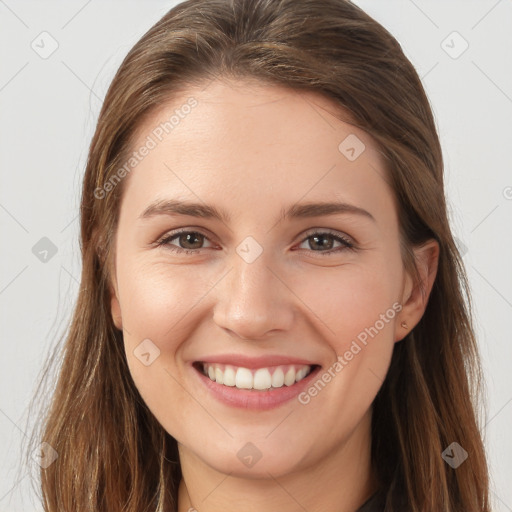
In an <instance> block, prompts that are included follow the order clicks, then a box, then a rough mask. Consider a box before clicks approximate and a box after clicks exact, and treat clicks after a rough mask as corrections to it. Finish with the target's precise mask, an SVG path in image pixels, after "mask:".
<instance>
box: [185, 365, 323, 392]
mask: <svg viewBox="0 0 512 512" xmlns="http://www.w3.org/2000/svg"><path fill="white" fill-rule="evenodd" d="M193 367H194V368H195V369H196V370H197V371H199V372H200V373H202V374H203V375H205V376H207V377H208V378H209V379H210V380H212V381H213V382H216V383H217V384H222V385H223V386H228V387H233V388H237V389H245V390H247V389H248V390H254V391H268V390H272V389H279V388H282V387H284V386H288V387H290V386H293V385H294V384H295V383H297V382H300V381H301V380H302V379H305V378H306V377H307V376H308V375H309V374H310V373H311V372H312V371H314V370H315V369H316V368H319V365H316V364H314V365H307V364H288V365H279V366H271V367H265V368H254V369H249V368H244V367H240V366H233V365H228V364H218V363H206V362H203V361H196V362H195V363H194V364H193Z"/></svg>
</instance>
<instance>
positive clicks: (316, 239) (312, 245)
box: [300, 231, 355, 256]
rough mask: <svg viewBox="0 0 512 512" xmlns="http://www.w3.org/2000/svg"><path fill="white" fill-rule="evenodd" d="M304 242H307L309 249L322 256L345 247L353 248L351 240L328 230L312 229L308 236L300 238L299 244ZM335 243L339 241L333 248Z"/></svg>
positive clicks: (337, 251) (345, 248) (342, 249)
mask: <svg viewBox="0 0 512 512" xmlns="http://www.w3.org/2000/svg"><path fill="white" fill-rule="evenodd" d="M305 242H306V243H308V246H309V249H310V250H311V251H313V252H318V253H320V254H321V255H322V256H327V255H331V254H333V253H339V252H341V251H344V250H347V249H349V250H355V246H354V243H353V242H352V241H351V240H349V239H348V238H346V237H344V236H342V235H340V234H337V233H331V232H330V231H314V232H312V233H309V234H308V236H307V237H306V238H304V239H303V240H302V242H301V244H300V245H302V244H304V243H305ZM335 243H339V244H340V246H339V247H337V248H333V246H334V244H335ZM323 249H327V250H323Z"/></svg>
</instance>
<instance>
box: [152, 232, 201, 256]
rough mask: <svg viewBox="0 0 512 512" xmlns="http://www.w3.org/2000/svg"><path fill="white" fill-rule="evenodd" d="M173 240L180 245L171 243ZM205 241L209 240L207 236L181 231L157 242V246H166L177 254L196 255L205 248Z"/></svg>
mask: <svg viewBox="0 0 512 512" xmlns="http://www.w3.org/2000/svg"><path fill="white" fill-rule="evenodd" d="M173 240H176V241H177V242H178V243H177V244H176V243H171V242H172V241H173ZM205 240H208V238H207V237H206V235H203V234H202V233H199V232H198V231H180V232H178V233H170V234H169V235H167V236H165V237H164V238H163V239H162V240H160V241H159V242H157V245H158V246H165V247H167V248H169V249H170V250H172V251H176V252H187V253H195V252H198V251H199V249H202V248H203V244H204V242H205Z"/></svg>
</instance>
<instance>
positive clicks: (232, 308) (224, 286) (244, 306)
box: [213, 251, 295, 340]
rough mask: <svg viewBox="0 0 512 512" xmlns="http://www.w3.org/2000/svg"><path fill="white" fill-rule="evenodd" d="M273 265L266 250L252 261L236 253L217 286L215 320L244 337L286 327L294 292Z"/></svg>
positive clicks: (290, 319)
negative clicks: (245, 259) (229, 267)
mask: <svg viewBox="0 0 512 512" xmlns="http://www.w3.org/2000/svg"><path fill="white" fill-rule="evenodd" d="M276 268H277V266H276V265H275V264H274V265H272V263H271V262H270V261H269V258H267V256H266V254H265V251H263V253H262V254H261V255H260V256H259V257H258V258H257V259H256V260H255V261H253V262H252V263H247V262H246V261H244V260H243V259H242V258H240V257H239V256H238V255H237V254H235V255H234V258H233V265H232V267H231V269H230V270H229V271H228V273H227V275H226V276H225V277H224V279H223V280H222V281H221V282H220V283H219V284H218V285H217V286H216V304H215V308H214V315H213V320H214V322H215V323H216V324H217V325H218V326H219V327H221V328H223V329H225V330H227V331H229V333H230V335H232V336H238V337H239V338H241V339H243V340H257V339H263V338H267V337H268V336H269V335H270V334H271V333H279V332H281V334H282V332H284V331H287V330H289V329H290V328H291V326H292V325H293V323H294V312H295V307H294V294H293V292H292V291H291V290H290V288H289V287H288V286H287V284H286V279H285V276H283V275H281V274H282V273H281V272H279V270H276Z"/></svg>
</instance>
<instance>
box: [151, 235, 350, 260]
mask: <svg viewBox="0 0 512 512" xmlns="http://www.w3.org/2000/svg"><path fill="white" fill-rule="evenodd" d="M175 239H176V241H177V242H178V245H176V244H173V243H172V242H173V241H174V240H175ZM205 240H208V238H207V236H206V235H204V234H203V233H201V232H199V231H187V230H181V231H175V232H172V233H168V234H166V235H165V236H164V237H163V238H162V239H160V240H158V241H157V242H156V245H157V246H158V247H161V246H165V247H167V248H168V249H169V250H171V251H173V252H177V253H184V254H197V253H198V252H199V250H200V249H202V248H203V247H202V245H203V244H204V242H205ZM307 241H309V243H308V245H309V248H307V249H306V250H309V251H312V252H317V253H320V254H322V255H331V254H333V253H339V252H341V251H344V250H347V249H349V250H355V245H354V243H353V242H352V241H351V240H350V239H348V238H346V237H344V236H342V235H341V234H339V233H331V232H330V231H313V232H310V233H309V234H308V236H307V237H306V238H304V239H303V240H302V242H301V244H300V245H302V244H304V243H305V242H307ZM335 243H338V244H340V246H339V247H336V248H333V246H334V244H335ZM210 247H211V245H210ZM324 249H326V250H324Z"/></svg>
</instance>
